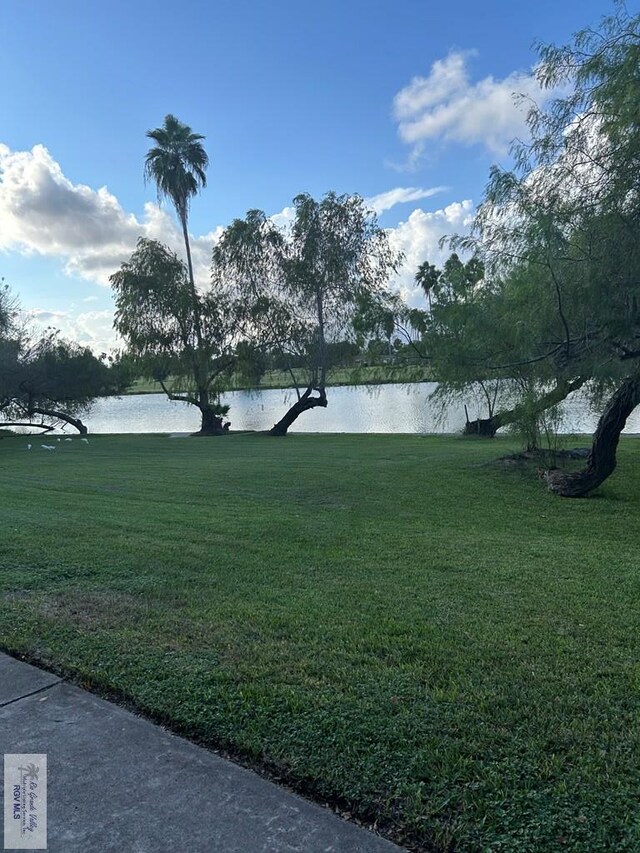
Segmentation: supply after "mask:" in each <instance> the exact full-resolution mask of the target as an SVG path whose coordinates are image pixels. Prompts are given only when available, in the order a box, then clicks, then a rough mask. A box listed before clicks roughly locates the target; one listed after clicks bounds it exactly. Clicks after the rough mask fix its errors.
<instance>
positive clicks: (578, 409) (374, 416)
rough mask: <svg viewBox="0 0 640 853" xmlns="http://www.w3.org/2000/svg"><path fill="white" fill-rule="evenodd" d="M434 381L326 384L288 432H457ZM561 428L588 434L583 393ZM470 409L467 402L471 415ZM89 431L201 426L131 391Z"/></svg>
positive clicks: (249, 412)
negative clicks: (436, 397) (435, 400)
mask: <svg viewBox="0 0 640 853" xmlns="http://www.w3.org/2000/svg"><path fill="white" fill-rule="evenodd" d="M435 388H436V385H435V383H433V382H420V383H417V384H413V385H377V386H369V387H363V386H358V387H343V388H331V389H329V391H328V394H327V396H328V398H329V405H328V407H327V408H326V409H319V408H318V409H312V410H311V411H309V412H305V413H304V414H303V415H301V416H300V418H299V419H298V420H297V421H296V422H295V424H294V426H293V427H292V429H291V432H363V433H365V432H386V433H391V432H411V433H425V432H456V431H458V430H460V429H462V427H463V425H464V421H465V415H464V408H463V407H462V406H452V407H451V408H450V409H449V410H448V412H447V417H446V418H445V419H444V420H439V419H438V412H437V409H436V408H434V406H433V405H432V404H430V402H429V399H428V397H429V395H430V394H431V393H432V391H433V390H434V389H435ZM224 401H225V403H228V404H229V405H230V406H231V410H230V412H229V416H228V419H229V420H230V421H231V428H232V429H233V430H244V429H249V430H264V429H269V428H270V427H272V426H273V424H274V423H275V422H276V421H277V420H279V419H280V418H281V417H282V415H283V414H284V412H285V411H286V409H287V408H288V406H289V405H290V404H291V403H292V402H293V401H294V394H293V392H288V391H276V390H268V391H260V392H247V391H234V392H231V393H229V394H225V395H224ZM565 408H566V416H565V419H564V424H563V425H562V427H561V431H562V432H565V433H582V432H592V431H593V429H594V428H595V426H596V423H597V420H598V416H597V415H596V414H594V413H593V412H591V411H590V410H589V407H588V405H587V404H586V402H585V400H584V398H583V397H581V396H580V395H575V394H574V395H572V397H571V398H569V399H568V400H567V402H566V404H565ZM476 414H477V412H476V411H475V407H473V406H469V415H470V417H475V416H476ZM84 421H85V423H86V424H87V426H88V427H89V431H90V432H97V433H123V432H162V433H166V432H169V433H170V432H195V431H196V430H197V429H198V428H199V426H200V419H199V413H198V411H197V410H196V409H195V408H194V407H193V406H189V405H187V404H186V403H173V402H170V401H169V400H167V399H166V397H165V396H164V395H163V394H136V395H131V396H128V397H119V398H116V397H114V398H109V399H106V400H101V401H99V402H98V403H97V404H96V406H95V407H94V409H93V411H92V412H91V413H90V414H88V415H87V416H86V417H85V418H84ZM625 432H640V408H639V409H636V411H635V412H634V413H633V415H632V416H631V418H630V419H629V421H628V423H627V427H626V429H625Z"/></svg>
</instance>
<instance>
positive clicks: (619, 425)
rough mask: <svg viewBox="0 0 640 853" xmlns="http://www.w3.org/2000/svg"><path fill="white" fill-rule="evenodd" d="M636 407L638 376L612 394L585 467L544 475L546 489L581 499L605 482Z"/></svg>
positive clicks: (639, 401)
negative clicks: (621, 436)
mask: <svg viewBox="0 0 640 853" xmlns="http://www.w3.org/2000/svg"><path fill="white" fill-rule="evenodd" d="M639 404H640V376H638V375H636V376H630V377H628V378H627V379H625V381H624V382H623V383H622V385H621V386H620V387H619V388H618V390H617V391H616V392H615V394H614V395H613V397H612V398H611V400H610V401H609V404H608V406H607V408H606V409H605V410H604V412H603V414H602V417H601V418H600V420H599V421H598V427H597V429H596V431H595V433H594V435H593V443H592V445H591V453H590V454H589V458H588V461H587V465H586V468H584V469H583V470H582V471H574V472H571V473H565V472H564V471H549V472H547V474H546V475H545V479H546V481H547V483H548V484H549V489H550V490H551V491H552V492H555V493H556V494H557V495H560V496H561V497H563V498H581V497H583V496H584V495H586V494H588V493H589V492H590V491H592V490H593V489H595V488H597V487H598V486H599V485H601V484H602V483H604V481H605V480H606V479H607V477H609V476H611V474H613V472H614V471H615V467H616V451H617V449H618V441H619V440H620V433H621V432H622V430H623V429H624V425H625V423H626V422H627V418H628V417H629V415H630V414H631V412H632V411H633V410H634V409H635V408H636V406H637V405H639Z"/></svg>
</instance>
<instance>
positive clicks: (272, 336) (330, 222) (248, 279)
mask: <svg viewBox="0 0 640 853" xmlns="http://www.w3.org/2000/svg"><path fill="white" fill-rule="evenodd" d="M293 208H294V216H293V220H292V222H291V223H290V224H289V225H288V226H285V227H283V228H277V227H276V225H275V224H274V223H273V222H272V221H271V220H269V219H268V218H267V217H266V216H265V215H264V213H262V211H255V210H254V211H250V212H249V213H248V214H247V217H246V218H245V219H244V220H236V221H235V222H233V223H232V224H231V226H230V227H229V228H228V229H227V230H226V231H225V233H224V234H223V236H222V239H221V240H220V242H219V243H218V245H217V246H216V248H215V250H214V269H217V270H218V272H219V274H220V275H223V276H226V277H228V278H230V279H231V280H232V281H233V282H234V286H235V287H236V288H237V289H238V290H239V291H240V292H242V293H244V294H249V295H250V299H251V302H252V305H253V319H254V323H255V324H256V327H259V328H260V329H261V333H262V338H263V341H264V345H265V346H269V347H270V348H271V349H272V350H275V351H277V352H278V353H279V354H280V356H281V357H282V359H283V360H284V363H286V364H287V367H288V370H289V374H290V377H291V383H292V386H293V388H294V389H295V392H296V400H295V402H294V403H293V405H292V406H291V407H290V408H289V410H288V411H287V412H286V413H285V414H284V416H283V417H282V418H281V419H280V420H279V421H278V422H277V423H276V424H275V425H274V426H273V428H272V429H271V434H272V435H286V433H287V431H288V429H289V428H290V426H291V425H292V424H293V423H294V422H295V420H296V419H297V418H298V417H299V416H300V415H301V414H302V413H303V412H305V411H308V410H309V409H312V408H315V407H318V406H319V407H326V406H327V371H328V367H329V344H330V343H331V342H333V341H337V340H342V339H344V338H345V337H346V336H348V335H349V334H352V325H351V323H352V319H353V317H354V315H355V313H356V311H357V306H358V303H359V299H360V298H361V296H362V294H364V293H376V292H378V291H382V290H383V288H384V286H385V284H386V282H387V280H388V278H389V276H390V275H391V273H392V272H394V271H395V270H396V269H397V266H398V264H399V261H400V257H399V255H397V254H396V253H395V252H393V251H392V249H391V248H390V246H389V242H388V238H387V234H386V232H385V231H383V230H382V229H381V228H380V227H379V226H378V223H377V220H376V217H375V215H374V214H373V213H372V212H371V211H369V210H368V209H367V207H366V205H365V203H364V201H363V199H362V198H361V197H360V196H357V195H351V196H349V195H341V196H339V195H336V194H335V193H333V192H330V193H327V194H326V195H325V196H324V197H323V198H322V199H321V200H320V201H317V200H315V199H313V198H312V197H311V196H310V195H308V194H306V193H303V194H301V195H298V196H296V198H295V199H294V200H293Z"/></svg>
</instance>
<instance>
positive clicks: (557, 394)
mask: <svg viewBox="0 0 640 853" xmlns="http://www.w3.org/2000/svg"><path fill="white" fill-rule="evenodd" d="M585 382H586V379H582V378H578V379H574V380H573V381H572V382H559V383H558V384H557V385H556V386H555V388H552V389H551V391H547V393H546V394H543V395H542V397H540V399H539V400H538V402H537V404H536V407H535V409H536V412H540V413H541V412H544V411H546V410H547V409H550V408H551V406H557V405H558V403H561V402H562V401H563V400H564V399H565V398H566V397H568V396H569V394H571V393H572V392H573V391H577V390H578V389H579V388H582V386H583V385H584V383H585ZM524 414H525V408H524V407H523V406H514V408H513V409H508V410H507V411H504V412H496V414H495V415H492V416H491V417H490V418H477V419H476V420H475V421H470V420H468V419H467V422H466V424H465V425H464V429H463V430H462V434H463V435H477V436H480V437H481V438H495V434H496V433H497V432H498V430H499V429H500V428H501V427H504V426H508V425H509V424H513V423H516V421H518V420H519V419H520V418H521V417H522V416H523V415H524Z"/></svg>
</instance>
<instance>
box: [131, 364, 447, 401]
mask: <svg viewBox="0 0 640 853" xmlns="http://www.w3.org/2000/svg"><path fill="white" fill-rule="evenodd" d="M299 378H300V382H301V384H303V385H304V374H302V372H301V373H300V377H299ZM433 381H434V380H433V376H432V372H431V370H430V368H429V367H427V366H425V365H420V364H418V365H398V366H389V365H370V366H367V367H354V368H348V367H345V368H337V369H336V368H334V369H332V370H330V371H329V374H328V378H327V387H328V388H338V387H343V386H351V385H356V386H358V385H394V384H401V385H404V384H407V385H412V384H414V383H416V382H433ZM293 387H294V386H293V382H292V380H291V376H290V374H289V373H287V372H286V371H270V372H268V373H266V374H265V375H264V376H263V377H262V379H261V380H260V384H259V385H258V386H254V385H250V384H247V382H246V381H244V380H242V379H240V378H239V377H233V378H232V381H231V382H230V383H229V387H228V388H225V391H286V390H288V389H290V388H293ZM171 390H172V391H173V392H175V393H181V391H183V390H184V389H181V388H180V387H179V386H178V385H175V384H173V385H171ZM131 394H164V391H163V390H162V388H161V387H160V383H159V382H154V380H152V379H136V380H135V381H134V382H133V384H132V385H131V387H130V388H128V389H127V390H126V391H123V393H122V395H123V396H127V395H131Z"/></svg>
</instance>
